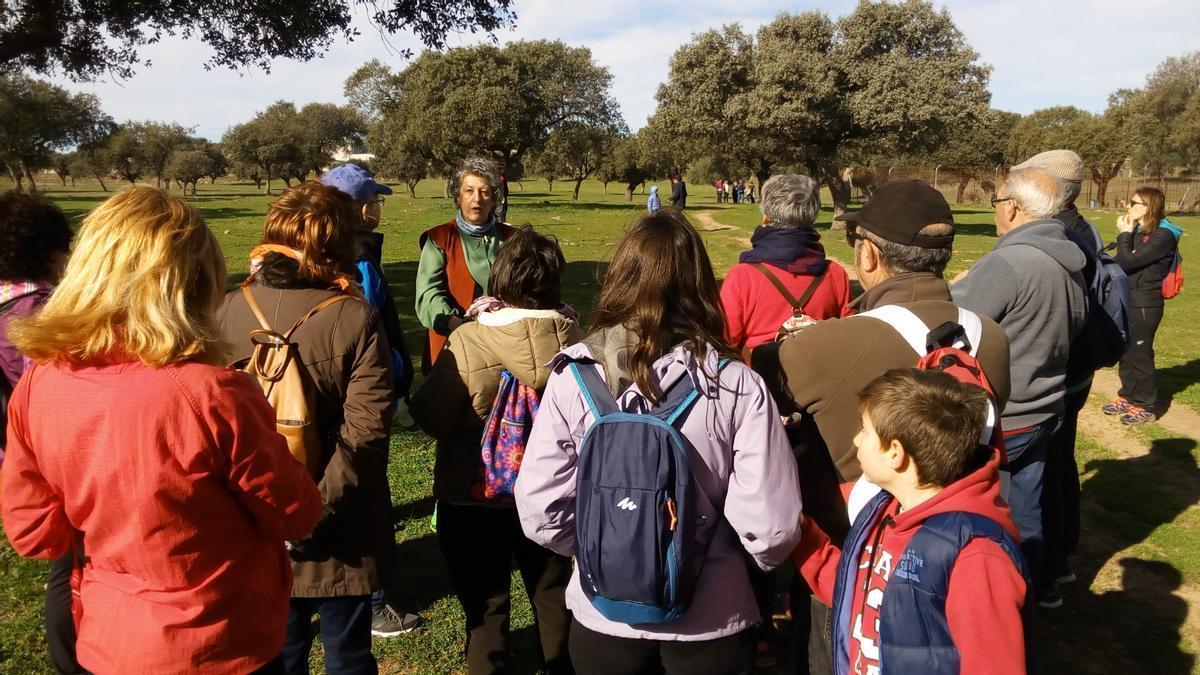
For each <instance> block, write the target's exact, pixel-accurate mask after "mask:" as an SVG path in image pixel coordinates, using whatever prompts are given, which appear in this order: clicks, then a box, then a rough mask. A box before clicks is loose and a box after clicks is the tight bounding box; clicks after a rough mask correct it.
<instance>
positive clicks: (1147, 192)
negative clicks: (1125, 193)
mask: <svg viewBox="0 0 1200 675" xmlns="http://www.w3.org/2000/svg"><path fill="white" fill-rule="evenodd" d="M1133 196H1134V197H1141V198H1142V201H1143V202H1146V215H1144V216H1142V218H1141V219H1140V220H1139V221H1138V223H1139V224H1140V225H1141V228H1140V229H1141V231H1142V233H1143V234H1150V233H1151V232H1153V231H1154V230H1155V229H1157V228H1158V224H1159V223H1160V222H1162V219H1163V216H1164V215H1165V214H1166V204H1167V199H1166V197H1164V196H1163V193H1162V190H1159V189H1158V188H1156V187H1150V186H1149V185H1143V186H1141V187H1139V188H1138V189H1137V190H1135V191H1134V193H1133Z"/></svg>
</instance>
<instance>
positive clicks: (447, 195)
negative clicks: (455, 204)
mask: <svg viewBox="0 0 1200 675" xmlns="http://www.w3.org/2000/svg"><path fill="white" fill-rule="evenodd" d="M442 196H443V197H445V198H446V199H449V198H450V176H446V184H445V185H443V186H442Z"/></svg>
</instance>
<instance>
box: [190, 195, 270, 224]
mask: <svg viewBox="0 0 1200 675" xmlns="http://www.w3.org/2000/svg"><path fill="white" fill-rule="evenodd" d="M188 201H193V202H194V201H196V199H195V198H194V197H188ZM200 213H201V214H203V216H204V218H205V219H206V220H209V221H215V220H218V219H219V220H224V219H225V218H253V219H254V220H258V219H261V218H263V217H264V216H265V215H266V212H265V210H264V209H247V208H242V207H238V206H222V207H219V208H211V207H206V206H200Z"/></svg>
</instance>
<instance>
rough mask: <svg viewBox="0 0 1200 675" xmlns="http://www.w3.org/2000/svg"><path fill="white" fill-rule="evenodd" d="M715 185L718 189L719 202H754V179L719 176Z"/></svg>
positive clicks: (714, 182)
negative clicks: (745, 179) (733, 178)
mask: <svg viewBox="0 0 1200 675" xmlns="http://www.w3.org/2000/svg"><path fill="white" fill-rule="evenodd" d="M713 187H715V188H716V189H717V203H718V204H728V203H730V202H731V201H732V202H733V203H734V204H741V203H742V202H747V203H749V204H753V203H754V187H755V186H754V179H753V178H752V179H750V180H749V181H744V180H742V179H741V178H739V179H737V180H732V179H729V178H718V179H716V180H715V181H713Z"/></svg>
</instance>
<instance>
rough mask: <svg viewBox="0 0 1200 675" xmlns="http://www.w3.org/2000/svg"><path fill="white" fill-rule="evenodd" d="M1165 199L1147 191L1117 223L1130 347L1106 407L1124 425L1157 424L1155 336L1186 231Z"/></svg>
mask: <svg viewBox="0 0 1200 675" xmlns="http://www.w3.org/2000/svg"><path fill="white" fill-rule="evenodd" d="M1164 208H1165V199H1164V197H1163V193H1162V191H1161V190H1159V189H1158V188H1153V187H1148V186H1143V187H1140V188H1138V189H1137V191H1136V192H1134V193H1133V197H1131V198H1130V199H1129V210H1128V211H1126V212H1125V214H1124V215H1122V216H1120V217H1119V218H1117V230H1118V231H1119V232H1120V234H1118V235H1117V243H1116V247H1117V254H1116V256H1114V257H1115V259H1116V261H1117V263H1118V264H1120V265H1121V268H1122V269H1124V270H1125V274H1127V275H1128V276H1129V289H1130V290H1129V333H1130V335H1129V347H1128V348H1127V349H1126V351H1125V355H1124V356H1122V357H1121V363H1120V364H1119V365H1118V373H1119V375H1120V376H1121V388H1120V390H1118V391H1117V398H1116V400H1115V401H1113V402H1111V403H1106V404H1104V406H1103V407H1102V408H1101V409H1102V410H1103V411H1104V413H1105V414H1106V415H1120V416H1121V422H1123V423H1125V424H1142V423H1144V422H1152V421H1154V420H1155V419H1156V412H1155V406H1156V404H1157V402H1158V392H1157V389H1156V383H1155V376H1154V336H1155V334H1156V333H1157V332H1158V326H1159V324H1160V323H1162V318H1163V294H1162V285H1163V279H1164V278H1165V277H1166V275H1167V272H1169V271H1170V269H1171V263H1172V261H1173V260H1174V259H1175V251H1176V250H1177V249H1178V248H1179V238H1180V237H1181V236H1183V230H1181V229H1179V228H1178V227H1176V226H1175V225H1173V224H1172V223H1171V222H1170V221H1168V220H1167V219H1166V217H1164V213H1163V211H1164Z"/></svg>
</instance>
